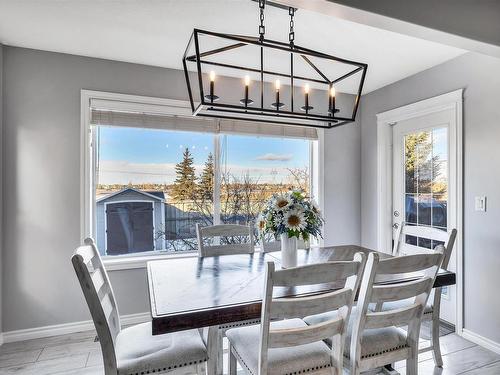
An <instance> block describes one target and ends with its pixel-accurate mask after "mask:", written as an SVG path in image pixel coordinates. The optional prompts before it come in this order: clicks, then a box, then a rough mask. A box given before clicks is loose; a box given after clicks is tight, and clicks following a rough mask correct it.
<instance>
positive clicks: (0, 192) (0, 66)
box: [0, 43, 4, 332]
mask: <svg viewBox="0 0 500 375" xmlns="http://www.w3.org/2000/svg"><path fill="white" fill-rule="evenodd" d="M3 48H4V47H3V44H1V43H0V332H2V279H3V272H2V267H3V259H2V254H3V251H2V250H3V196H2V195H3V190H2V186H3V165H2V160H3V158H2V155H3V150H4V147H3V107H2V105H3Z"/></svg>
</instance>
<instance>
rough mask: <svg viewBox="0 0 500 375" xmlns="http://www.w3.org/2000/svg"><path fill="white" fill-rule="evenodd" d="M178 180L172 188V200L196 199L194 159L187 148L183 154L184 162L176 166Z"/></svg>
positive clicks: (176, 179)
mask: <svg viewBox="0 0 500 375" xmlns="http://www.w3.org/2000/svg"><path fill="white" fill-rule="evenodd" d="M175 174H176V178H175V181H174V185H173V186H172V191H171V194H172V198H173V199H174V200H176V201H185V200H191V199H194V197H195V193H196V176H195V170H194V166H193V157H192V156H191V153H190V152H189V149H188V148H187V147H186V149H185V150H184V152H183V154H182V161H181V162H180V163H178V164H176V165H175Z"/></svg>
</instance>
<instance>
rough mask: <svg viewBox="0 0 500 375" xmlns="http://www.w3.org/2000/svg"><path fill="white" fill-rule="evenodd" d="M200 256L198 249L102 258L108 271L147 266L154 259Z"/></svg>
mask: <svg viewBox="0 0 500 375" xmlns="http://www.w3.org/2000/svg"><path fill="white" fill-rule="evenodd" d="M197 256H198V252H196V251H186V252H184V253H182V254H154V255H153V254H152V255H142V256H141V255H132V256H117V257H113V256H107V257H104V258H103V259H102V262H103V264H104V267H105V268H106V271H122V270H131V269H140V268H146V264H147V263H148V262H150V261H153V260H165V259H181V258H194V257H197Z"/></svg>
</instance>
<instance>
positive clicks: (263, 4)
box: [259, 0, 266, 42]
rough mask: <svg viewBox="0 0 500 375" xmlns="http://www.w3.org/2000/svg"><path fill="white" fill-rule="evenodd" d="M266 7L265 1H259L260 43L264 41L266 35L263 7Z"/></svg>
mask: <svg viewBox="0 0 500 375" xmlns="http://www.w3.org/2000/svg"><path fill="white" fill-rule="evenodd" d="M265 6H266V0H259V12H260V25H259V35H260V37H259V40H260V41H261V42H262V41H263V40H264V34H265V33H266V27H265V26H264V7H265Z"/></svg>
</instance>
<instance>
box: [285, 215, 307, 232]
mask: <svg viewBox="0 0 500 375" xmlns="http://www.w3.org/2000/svg"><path fill="white" fill-rule="evenodd" d="M284 224H285V226H286V227H287V228H288V229H292V230H303V229H304V228H305V227H306V225H307V223H306V218H305V216H304V213H303V212H302V211H298V210H290V211H289V212H287V213H286V214H285V223H284Z"/></svg>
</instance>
